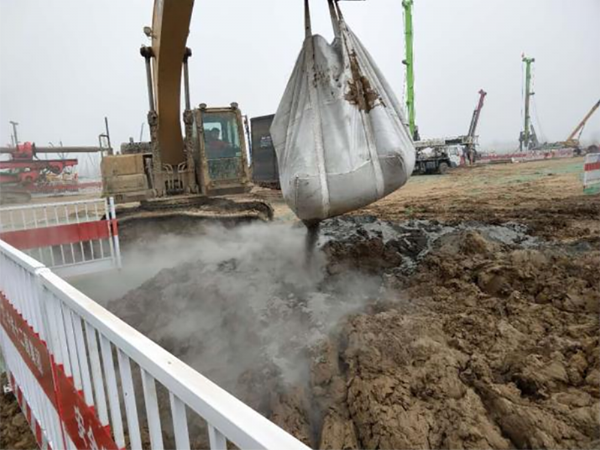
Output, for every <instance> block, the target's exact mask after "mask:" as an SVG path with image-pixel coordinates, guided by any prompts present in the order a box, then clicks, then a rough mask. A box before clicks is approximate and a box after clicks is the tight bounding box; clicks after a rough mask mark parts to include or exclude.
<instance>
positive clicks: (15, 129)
mask: <svg viewBox="0 0 600 450" xmlns="http://www.w3.org/2000/svg"><path fill="white" fill-rule="evenodd" d="M10 124H11V125H12V127H13V136H14V137H15V148H19V137H18V135H17V125H19V123H18V122H13V121H12V120H11V121H10Z"/></svg>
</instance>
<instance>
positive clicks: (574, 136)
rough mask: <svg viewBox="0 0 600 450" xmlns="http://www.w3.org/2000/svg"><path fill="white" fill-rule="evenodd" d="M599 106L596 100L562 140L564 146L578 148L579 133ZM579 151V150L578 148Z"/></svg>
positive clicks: (599, 102) (599, 103) (599, 101)
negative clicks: (564, 139)
mask: <svg viewBox="0 0 600 450" xmlns="http://www.w3.org/2000/svg"><path fill="white" fill-rule="evenodd" d="M598 108H600V100H598V101H597V102H596V103H595V104H594V106H592V108H591V109H590V110H589V111H588V113H587V114H586V115H585V117H584V118H583V119H582V120H581V122H579V124H578V125H577V126H576V127H575V129H574V130H573V132H572V133H571V134H570V135H569V137H568V138H567V140H566V141H565V142H564V145H565V147H573V148H576V149H580V143H579V138H580V137H581V133H583V129H584V127H585V124H586V123H587V121H588V120H590V118H591V117H592V116H593V115H594V113H595V112H596V110H597V109H598ZM580 151H581V150H580Z"/></svg>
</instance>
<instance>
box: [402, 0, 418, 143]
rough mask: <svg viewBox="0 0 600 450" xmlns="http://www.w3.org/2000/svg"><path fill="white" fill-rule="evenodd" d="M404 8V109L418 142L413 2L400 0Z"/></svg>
mask: <svg viewBox="0 0 600 450" xmlns="http://www.w3.org/2000/svg"><path fill="white" fill-rule="evenodd" d="M402 7H403V8H404V34H405V39H404V42H405V45H406V51H405V53H406V54H405V59H404V61H402V62H403V63H404V65H405V66H406V109H407V111H408V127H409V129H410V134H411V136H412V137H413V139H414V140H419V136H418V132H417V127H416V125H415V72H414V65H413V63H414V60H413V23H412V7H413V0H402Z"/></svg>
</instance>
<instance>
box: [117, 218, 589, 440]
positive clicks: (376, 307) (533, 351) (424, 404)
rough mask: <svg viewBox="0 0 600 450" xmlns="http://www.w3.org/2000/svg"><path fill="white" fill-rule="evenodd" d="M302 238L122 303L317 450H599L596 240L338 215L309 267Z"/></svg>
mask: <svg viewBox="0 0 600 450" xmlns="http://www.w3.org/2000/svg"><path fill="white" fill-rule="evenodd" d="M270 226H273V225H264V227H270ZM257 233H258V234H257ZM265 233H266V235H270V236H273V233H272V232H271V231H265ZM260 234H261V231H256V230H255V232H253V234H252V235H253V236H255V241H256V242H262V241H261V239H262V238H261V237H260ZM256 236H258V237H256ZM247 237H248V236H241V238H243V239H246V238H247ZM273 239H274V238H272V239H271V240H273ZM296 240H297V241H298V247H297V248H296V247H294V245H296V244H293V243H295V242H296ZM290 242H292V244H293V245H292V250H293V251H295V252H296V253H295V254H294V253H293V252H292V254H290V255H288V254H287V253H281V251H280V250H279V249H278V248H279V247H281V245H282V244H279V245H278V244H277V243H269V241H266V244H265V245H261V246H258V247H257V250H256V251H255V252H250V253H251V258H250V260H251V261H252V263H248V262H247V261H246V258H247V257H248V252H246V251H242V250H238V256H237V257H236V253H235V252H233V253H231V254H229V253H228V252H227V251H224V252H223V258H224V260H222V261H220V260H218V259H216V260H210V261H209V260H206V259H204V260H202V259H200V260H197V261H195V262H191V263H188V264H187V265H182V266H178V267H176V268H174V269H168V270H165V271H163V272H161V273H160V274H159V275H157V277H155V278H154V279H152V280H149V281H148V282H147V283H145V284H144V285H142V286H141V287H140V288H139V289H137V290H135V291H132V292H130V293H129V294H127V295H126V296H125V297H124V298H123V299H121V300H120V301H118V302H113V304H111V308H112V309H113V310H114V311H116V312H117V314H119V315H120V316H122V317H123V318H124V319H125V320H127V321H128V322H130V323H131V324H132V325H133V326H135V327H137V328H139V329H140V330H141V331H142V332H144V333H146V334H148V335H149V336H150V337H151V338H152V339H155V340H156V341H158V342H159V343H160V344H161V345H163V346H165V347H166V348H167V349H168V350H170V351H172V352H174V353H175V354H176V355H177V356H179V357H181V358H182V359H183V360H184V361H186V362H188V363H190V364H191V365H193V366H194V367H196V368H198V369H199V370H200V371H202V373H204V374H206V375H207V376H209V377H210V378H212V379H213V380H214V381H216V382H217V383H219V384H221V385H222V386H224V387H225V388H226V389H228V390H230V391H232V392H233V393H234V394H236V395H237V396H239V397H240V398H241V399H243V400H244V401H246V402H247V403H249V404H250V405H251V406H252V407H254V408H256V409H257V410H259V411H260V412H261V413H262V414H264V415H265V416H267V417H269V418H270V419H271V420H273V421H274V422H275V423H277V424H279V425H280V426H282V427H283V428H284V429H286V430H288V431H289V432H291V433H292V434H294V435H295V436H297V437H298V438H299V439H301V440H303V441H304V442H306V443H307V444H308V445H310V446H312V447H315V448H332V449H340V448H344V449H352V448H356V449H358V448H389V449H391V448H500V449H502V448H515V447H517V448H597V447H598V446H599V444H600V434H599V431H598V430H599V423H598V417H599V414H600V392H599V385H600V358H599V354H598V348H599V345H598V344H599V342H598V330H599V321H598V314H599V312H600V308H599V305H600V293H599V289H598V279H597V277H598V267H599V266H600V251H599V249H598V248H597V246H595V244H590V243H585V242H583V243H581V242H579V243H578V242H571V243H570V244H562V243H552V242H547V241H544V240H543V239H541V238H532V237H530V236H529V235H528V233H527V230H526V229H525V228H524V227H523V226H520V225H518V224H503V225H493V226H489V225H482V224H479V223H475V222H473V223H461V224H458V225H454V226H448V225H445V224H442V223H437V222H431V221H408V222H402V223H393V222H385V221H379V220H376V219H375V218H373V217H351V218H340V219H334V220H330V221H325V222H323V223H322V224H321V239H320V243H319V246H320V248H321V257H322V258H323V259H322V261H321V265H318V264H317V265H316V268H314V269H318V270H316V271H315V272H312V273H302V269H301V268H302V267H303V263H304V259H303V258H302V253H301V249H302V246H303V245H304V241H303V236H302V234H299V235H298V236H297V239H296V238H294V239H292V241H290ZM290 242H286V244H288V246H289V244H290ZM258 248H260V250H258ZM269 252H271V253H274V255H271V256H269ZM265 272H267V273H270V274H271V275H269V277H267V278H264V273H265ZM291 272H293V273H294V275H293V276H292V275H290V273H291ZM259 273H260V275H259ZM227 283H229V286H230V287H229V288H225V287H224V286H225V285H227ZM231 283H234V285H233V287H231ZM235 283H237V284H235ZM261 283H270V286H269V289H267V290H260V289H257V284H261ZM240 292H245V293H246V295H240ZM253 292H254V293H256V295H255V294H253ZM261 299H262V300H261ZM167 300H168V301H170V302H171V303H170V304H169V307H168V308H165V307H164V304H165V303H164V302H165V301H167ZM159 305H162V307H160V306H159ZM157 307H159V308H160V311H161V313H160V314H154V315H150V314H147V311H150V310H153V308H157ZM184 316H185V320H182V317H184ZM174 325H175V326H174ZM174 330H176V331H174Z"/></svg>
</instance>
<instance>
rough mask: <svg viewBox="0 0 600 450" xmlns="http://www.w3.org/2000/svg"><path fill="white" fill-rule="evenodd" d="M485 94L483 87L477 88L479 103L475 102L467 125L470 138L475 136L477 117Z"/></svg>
mask: <svg viewBox="0 0 600 450" xmlns="http://www.w3.org/2000/svg"><path fill="white" fill-rule="evenodd" d="M486 95H487V92H485V91H484V90H483V89H480V90H479V103H477V107H476V108H475V111H473V118H472V119H471V125H470V126H469V133H468V136H469V137H471V138H473V137H475V133H476V131H477V125H478V124H479V117H480V116H481V110H482V109H483V101H484V100H485V96H486Z"/></svg>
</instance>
